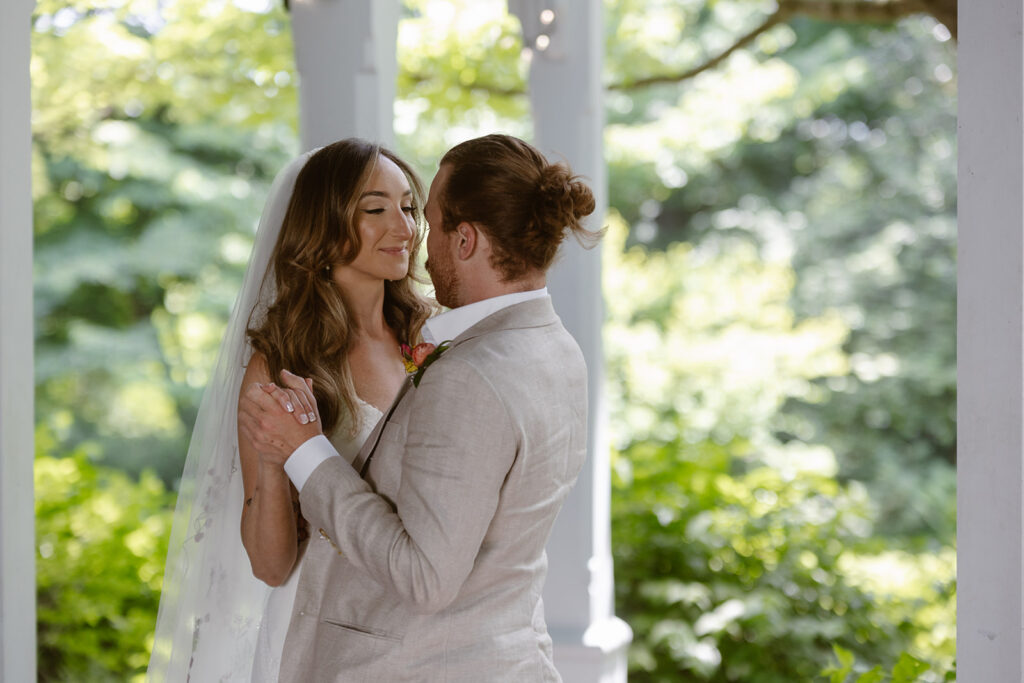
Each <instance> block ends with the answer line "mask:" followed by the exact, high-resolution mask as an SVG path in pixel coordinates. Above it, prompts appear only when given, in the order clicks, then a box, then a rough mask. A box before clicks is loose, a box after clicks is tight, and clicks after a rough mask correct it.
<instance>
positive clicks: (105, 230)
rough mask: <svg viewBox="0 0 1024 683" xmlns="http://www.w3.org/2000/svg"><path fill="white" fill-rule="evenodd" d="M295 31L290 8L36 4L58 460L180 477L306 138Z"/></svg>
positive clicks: (46, 288) (40, 369) (39, 294)
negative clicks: (242, 287) (299, 139)
mask: <svg viewBox="0 0 1024 683" xmlns="http://www.w3.org/2000/svg"><path fill="white" fill-rule="evenodd" d="M275 7H277V6H276V5H275ZM287 29H288V24H287V20H286V17H285V16H284V14H283V12H282V10H281V8H280V7H277V8H276V9H275V10H272V11H268V12H251V11H245V10H242V9H240V8H239V7H237V6H236V5H234V4H232V3H219V4H211V3H207V2H203V1H201V0H178V1H177V2H174V3H170V4H166V5H163V6H161V7H160V8H157V7H156V6H154V5H153V4H152V3H149V2H144V1H141V0H140V1H137V2H134V1H133V2H112V3H100V2H88V3H86V2H82V3H77V4H73V5H71V6H68V5H67V4H66V3H62V2H51V1H47V0H43V1H41V2H38V3H36V8H35V13H34V15H33V35H32V47H33V55H32V88H33V92H32V97H33V104H34V116H33V188H34V193H35V217H34V219H35V233H36V239H35V273H36V282H35V304H36V321H37V325H36V330H37V333H36V355H37V366H36V375H37V387H36V401H37V411H36V413H37V415H39V416H40V419H41V420H42V421H43V422H44V424H45V427H46V429H47V430H48V431H49V432H50V433H52V434H54V436H55V437H56V438H57V440H58V443H59V448H58V449H57V450H58V451H68V450H73V449H84V450H85V451H87V452H88V453H89V454H90V456H92V457H94V458H96V459H99V460H102V461H104V462H106V463H108V464H113V465H116V466H118V467H120V468H122V469H125V470H127V471H130V472H134V473H138V472H140V471H141V470H142V469H144V468H147V467H149V468H152V469H154V470H156V471H157V472H158V473H159V474H160V476H161V478H162V479H163V480H164V481H166V482H173V481H174V479H175V478H176V477H177V476H178V475H179V473H180V472H181V463H182V461H183V458H184V454H185V451H186V446H187V438H188V432H189V430H190V428H191V424H192V421H193V419H194V415H195V411H196V404H197V402H198V399H199V393H200V391H201V389H202V387H203V386H204V384H205V382H206V373H207V372H208V371H209V368H210V366H211V362H212V354H213V353H214V351H215V350H216V344H217V342H218V340H219V338H220V333H221V330H222V328H223V325H224V320H225V319H226V316H227V312H228V309H229V308H230V306H231V302H232V301H233V299H234V296H235V293H236V292H237V288H238V284H239V281H240V277H241V272H242V269H243V268H244V266H245V262H246V260H247V257H248V252H249V249H250V247H251V244H252V234H253V231H254V228H255V225H256V222H257V220H258V217H259V211H260V208H261V205H262V199H263V197H264V196H265V193H266V189H267V187H268V185H269V182H270V179H271V178H272V177H273V175H274V174H275V173H276V171H277V170H278V168H280V166H281V165H282V164H283V162H284V160H285V159H286V158H287V157H288V156H290V150H291V149H292V148H294V146H295V142H296V139H295V125H296V123H295V121H296V96H295V86H294V83H295V77H294V62H293V58H292V54H291V38H290V32H289V31H288V30H287ZM99 396H103V397H105V398H104V400H102V401H101V400H97V397H99Z"/></svg>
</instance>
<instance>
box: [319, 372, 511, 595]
mask: <svg viewBox="0 0 1024 683" xmlns="http://www.w3.org/2000/svg"><path fill="white" fill-rule="evenodd" d="M406 398H407V400H412V401H414V403H413V405H412V406H411V407H410V408H411V412H410V414H409V421H408V426H407V433H406V438H405V443H406V447H405V453H404V455H403V456H402V457H403V460H402V480H401V485H400V486H399V490H398V494H397V497H396V500H395V501H394V508H393V507H392V506H391V504H390V503H389V501H388V500H387V499H385V498H383V497H382V496H380V495H378V494H377V493H375V492H374V491H373V490H372V489H371V487H370V486H369V485H368V484H367V483H366V482H365V481H363V479H362V478H360V477H359V475H358V474H357V473H356V471H355V470H354V469H352V467H351V466H350V465H349V464H348V463H347V462H345V461H344V460H342V459H340V458H330V459H329V460H327V461H325V462H324V463H323V464H321V465H320V466H319V467H318V468H317V469H316V470H315V471H314V472H313V474H312V475H311V476H310V478H309V480H308V481H307V482H306V485H305V486H304V487H303V489H302V494H301V504H302V513H303V515H304V516H305V517H306V518H307V519H309V521H310V522H311V523H312V525H313V528H318V527H319V528H322V529H323V530H324V531H325V532H326V533H327V534H328V535H329V536H330V537H331V539H332V540H333V541H334V543H335V545H336V546H337V547H338V549H339V550H340V551H341V552H342V553H343V554H344V555H345V557H346V558H347V559H348V560H349V562H351V563H352V564H353V565H355V566H356V567H357V568H359V569H361V570H363V571H366V572H368V573H369V574H371V575H372V576H373V577H374V578H375V579H376V580H377V581H378V582H380V583H381V584H382V585H384V586H386V587H389V588H393V589H394V591H395V592H396V594H397V595H399V596H401V597H402V599H403V600H406V601H408V602H409V603H410V604H411V606H412V608H413V609H415V610H416V611H420V612H425V613H431V612H436V611H439V610H441V609H443V608H444V607H446V606H447V605H448V604H450V603H451V602H452V600H454V599H455V597H456V595H457V594H458V592H459V589H460V588H461V586H462V584H463V582H464V581H465V579H466V577H467V576H468V575H469V573H470V571H471V570H472V568H473V564H474V561H475V559H476V556H477V553H478V551H479V548H480V545H481V542H482V541H483V538H484V535H485V534H486V533H487V529H488V527H489V525H490V522H491V519H492V518H493V516H494V512H495V509H496V508H497V505H498V499H499V496H500V494H501V487H502V483H503V482H504V480H505V476H506V474H507V473H508V471H509V469H510V468H511V466H512V464H513V462H514V459H515V457H516V448H517V439H516V435H515V431H514V429H513V425H512V421H511V420H510V418H509V415H508V412H507V410H506V408H505V406H504V404H503V403H502V401H501V399H500V397H499V396H498V394H497V392H496V391H495V389H494V387H493V386H492V385H491V384H490V382H489V381H488V380H487V378H486V377H484V376H483V375H482V374H481V373H480V372H479V371H478V370H477V369H476V368H474V367H473V366H471V365H469V364H468V363H466V362H463V361H460V360H458V359H455V358H442V359H439V360H438V361H437V362H436V363H435V364H434V365H433V366H432V367H431V368H430V370H428V371H427V372H425V374H424V375H423V379H422V381H421V382H420V385H419V387H418V388H417V389H415V390H414V392H413V393H412V394H411V395H410V396H407V397H406ZM385 430H387V426H385ZM380 450H381V445H378V451H380ZM377 457H380V456H379V455H378V456H377Z"/></svg>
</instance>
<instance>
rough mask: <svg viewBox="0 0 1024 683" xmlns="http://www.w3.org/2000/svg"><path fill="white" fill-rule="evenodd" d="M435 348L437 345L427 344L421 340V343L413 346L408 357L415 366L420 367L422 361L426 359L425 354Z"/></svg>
mask: <svg viewBox="0 0 1024 683" xmlns="http://www.w3.org/2000/svg"><path fill="white" fill-rule="evenodd" d="M435 348H437V347H436V346H434V345H433V344H428V343H426V342H423V343H422V344H417V345H416V346H415V347H413V350H412V353H411V354H410V359H411V360H412V362H413V363H414V364H415V365H416V367H418V368H419V367H422V366H423V361H425V360H426V359H427V356H429V355H430V354H431V353H433V352H434V349H435Z"/></svg>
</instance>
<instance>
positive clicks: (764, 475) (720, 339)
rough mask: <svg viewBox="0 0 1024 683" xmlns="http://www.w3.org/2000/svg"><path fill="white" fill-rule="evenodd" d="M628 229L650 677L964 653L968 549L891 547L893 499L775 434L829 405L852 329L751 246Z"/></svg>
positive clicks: (626, 466) (629, 522) (812, 669)
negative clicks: (676, 240)
mask: <svg viewBox="0 0 1024 683" xmlns="http://www.w3.org/2000/svg"><path fill="white" fill-rule="evenodd" d="M610 228H611V230H610V233H609V235H608V237H607V239H608V243H607V244H606V245H605V246H606V251H605V273H606V287H607V291H608V296H607V299H606V300H607V303H608V312H609V321H608V323H607V328H606V332H607V334H606V338H607V341H608V347H607V349H606V353H607V357H608V375H609V382H610V384H611V386H612V392H611V396H610V397H611V402H610V403H611V409H612V433H613V438H614V439H615V445H616V450H615V452H614V453H613V468H614V469H613V473H614V476H613V495H612V534H613V539H614V542H613V551H614V556H615V567H616V589H617V592H618V602H617V611H618V613H619V615H620V616H622V617H623V618H624V619H625V620H626V621H627V622H628V623H629V624H630V625H631V626H632V628H633V631H634V642H633V648H632V650H631V653H630V676H631V680H636V681H665V682H668V681H676V680H679V679H680V677H681V676H682V677H684V678H685V679H686V680H694V681H697V680H700V681H716V682H718V681H722V682H724V681H743V682H744V683H775V682H778V683H782V682H783V681H796V680H813V679H814V677H815V676H816V675H817V674H818V672H820V671H821V670H822V669H823V668H824V666H825V664H826V663H827V661H828V659H829V658H830V654H831V652H832V646H833V645H834V644H840V645H841V646H843V647H845V648H848V649H849V650H850V651H851V652H855V653H857V655H858V656H859V657H860V658H861V659H862V661H865V662H869V663H870V664H872V665H878V666H888V665H890V663H891V662H895V661H897V660H898V659H899V657H900V653H901V652H902V651H904V650H908V649H913V650H914V651H915V652H917V653H919V654H920V655H921V656H922V657H923V658H926V659H928V660H929V661H933V662H936V663H937V665H946V664H948V662H949V661H951V659H952V657H953V654H954V644H953V638H954V633H953V628H952V624H953V622H954V614H955V582H954V577H955V569H954V565H955V552H954V551H953V550H952V549H951V548H947V549H944V550H942V551H939V552H936V553H934V554H930V553H916V554H911V553H908V552H901V551H898V550H896V549H895V545H894V544H893V543H891V542H890V543H888V544H883V543H881V542H880V539H878V538H877V537H875V536H874V528H875V524H876V520H877V506H876V505H875V504H874V503H873V502H872V501H871V499H870V496H869V495H868V492H867V489H866V488H865V487H864V486H863V485H861V484H859V483H857V482H851V483H847V484H844V483H841V482H839V481H837V479H836V474H837V472H838V463H837V460H836V456H835V454H834V452H833V450H832V449H831V448H830V447H828V446H827V445H825V444H814V443H807V442H799V441H795V440H788V441H785V442H783V441H780V440H779V439H777V438H776V435H777V433H778V429H777V427H776V426H775V424H776V422H777V421H778V419H779V410H780V408H781V406H783V405H785V404H786V403H787V402H789V401H791V400H793V399H794V397H800V398H801V399H802V400H806V401H814V400H821V396H822V393H821V391H820V383H819V382H818V380H819V379H821V378H827V377H835V376H843V375H844V374H845V373H846V372H848V365H847V357H846V355H845V354H844V353H843V351H842V346H843V344H844V341H845V339H846V335H847V334H848V332H849V329H848V328H847V327H846V326H845V325H844V324H843V323H842V321H841V319H840V318H839V317H838V316H836V315H833V314H831V313H827V312H826V314H825V315H823V316H822V317H821V318H805V319H803V320H799V321H798V320H797V319H796V318H795V317H794V316H793V315H792V312H791V311H790V310H789V308H788V306H787V302H788V300H789V297H790V293H791V287H792V286H793V283H794V278H793V273H792V271H791V270H790V269H789V267H788V265H786V264H785V263H778V262H777V263H770V262H766V261H762V260H760V259H758V258H757V256H756V254H755V253H754V252H753V250H752V249H750V248H749V245H745V243H744V242H739V243H738V244H735V245H732V246H733V248H731V249H729V250H723V251H711V250H702V249H701V248H694V247H689V246H687V245H677V246H674V247H671V248H669V249H668V250H666V251H664V252H646V251H644V250H642V249H640V248H639V247H634V248H632V249H629V250H627V251H626V252H625V253H623V251H622V248H621V247H622V244H621V243H622V241H623V240H624V239H625V226H624V225H623V224H622V223H621V221H619V220H617V219H616V218H614V217H613V218H612V220H611V221H610ZM745 246H746V248H745ZM673 273H686V277H685V278H679V277H673V276H672V274H673ZM725 283H728V287H726V286H724V285H725ZM718 285H720V286H718ZM613 292H614V295H613V294H612V293H613ZM673 388H674V389H673ZM907 666H909V665H908V664H904V665H902V667H901V668H900V671H903V670H904V669H905V668H906V667H907ZM915 675H916V674H915ZM869 680H871V678H870V677H869V678H866V679H865V681H869ZM915 680H917V679H915ZM929 680H937V679H929Z"/></svg>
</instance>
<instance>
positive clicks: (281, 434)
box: [238, 370, 323, 465]
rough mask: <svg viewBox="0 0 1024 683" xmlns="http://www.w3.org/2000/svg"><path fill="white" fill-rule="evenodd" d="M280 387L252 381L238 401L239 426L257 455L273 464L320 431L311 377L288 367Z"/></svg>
mask: <svg viewBox="0 0 1024 683" xmlns="http://www.w3.org/2000/svg"><path fill="white" fill-rule="evenodd" d="M281 380H282V384H283V385H284V386H283V387H281V386H278V385H276V384H259V383H253V384H251V385H249V387H247V388H246V390H245V392H243V394H242V397H241V398H240V399H239V402H238V426H239V431H240V432H241V434H242V436H243V437H245V438H247V439H249V441H251V442H252V444H253V446H254V447H255V448H256V450H257V451H258V452H259V454H260V457H261V458H262V459H263V460H265V461H269V462H270V463H273V464H276V465H284V462H285V460H287V459H288V457H289V456H290V455H291V454H292V453H293V452H294V451H295V449H296V448H298V447H299V446H301V445H302V444H303V443H305V442H306V441H308V440H309V439H311V438H313V437H314V436H317V435H318V434H322V433H323V430H322V429H321V427H320V416H319V414H318V412H317V406H316V399H315V398H314V397H313V390H312V380H308V379H306V380H303V379H302V378H301V377H298V376H296V375H293V374H292V373H290V372H288V371H287V370H283V371H282V372H281Z"/></svg>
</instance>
